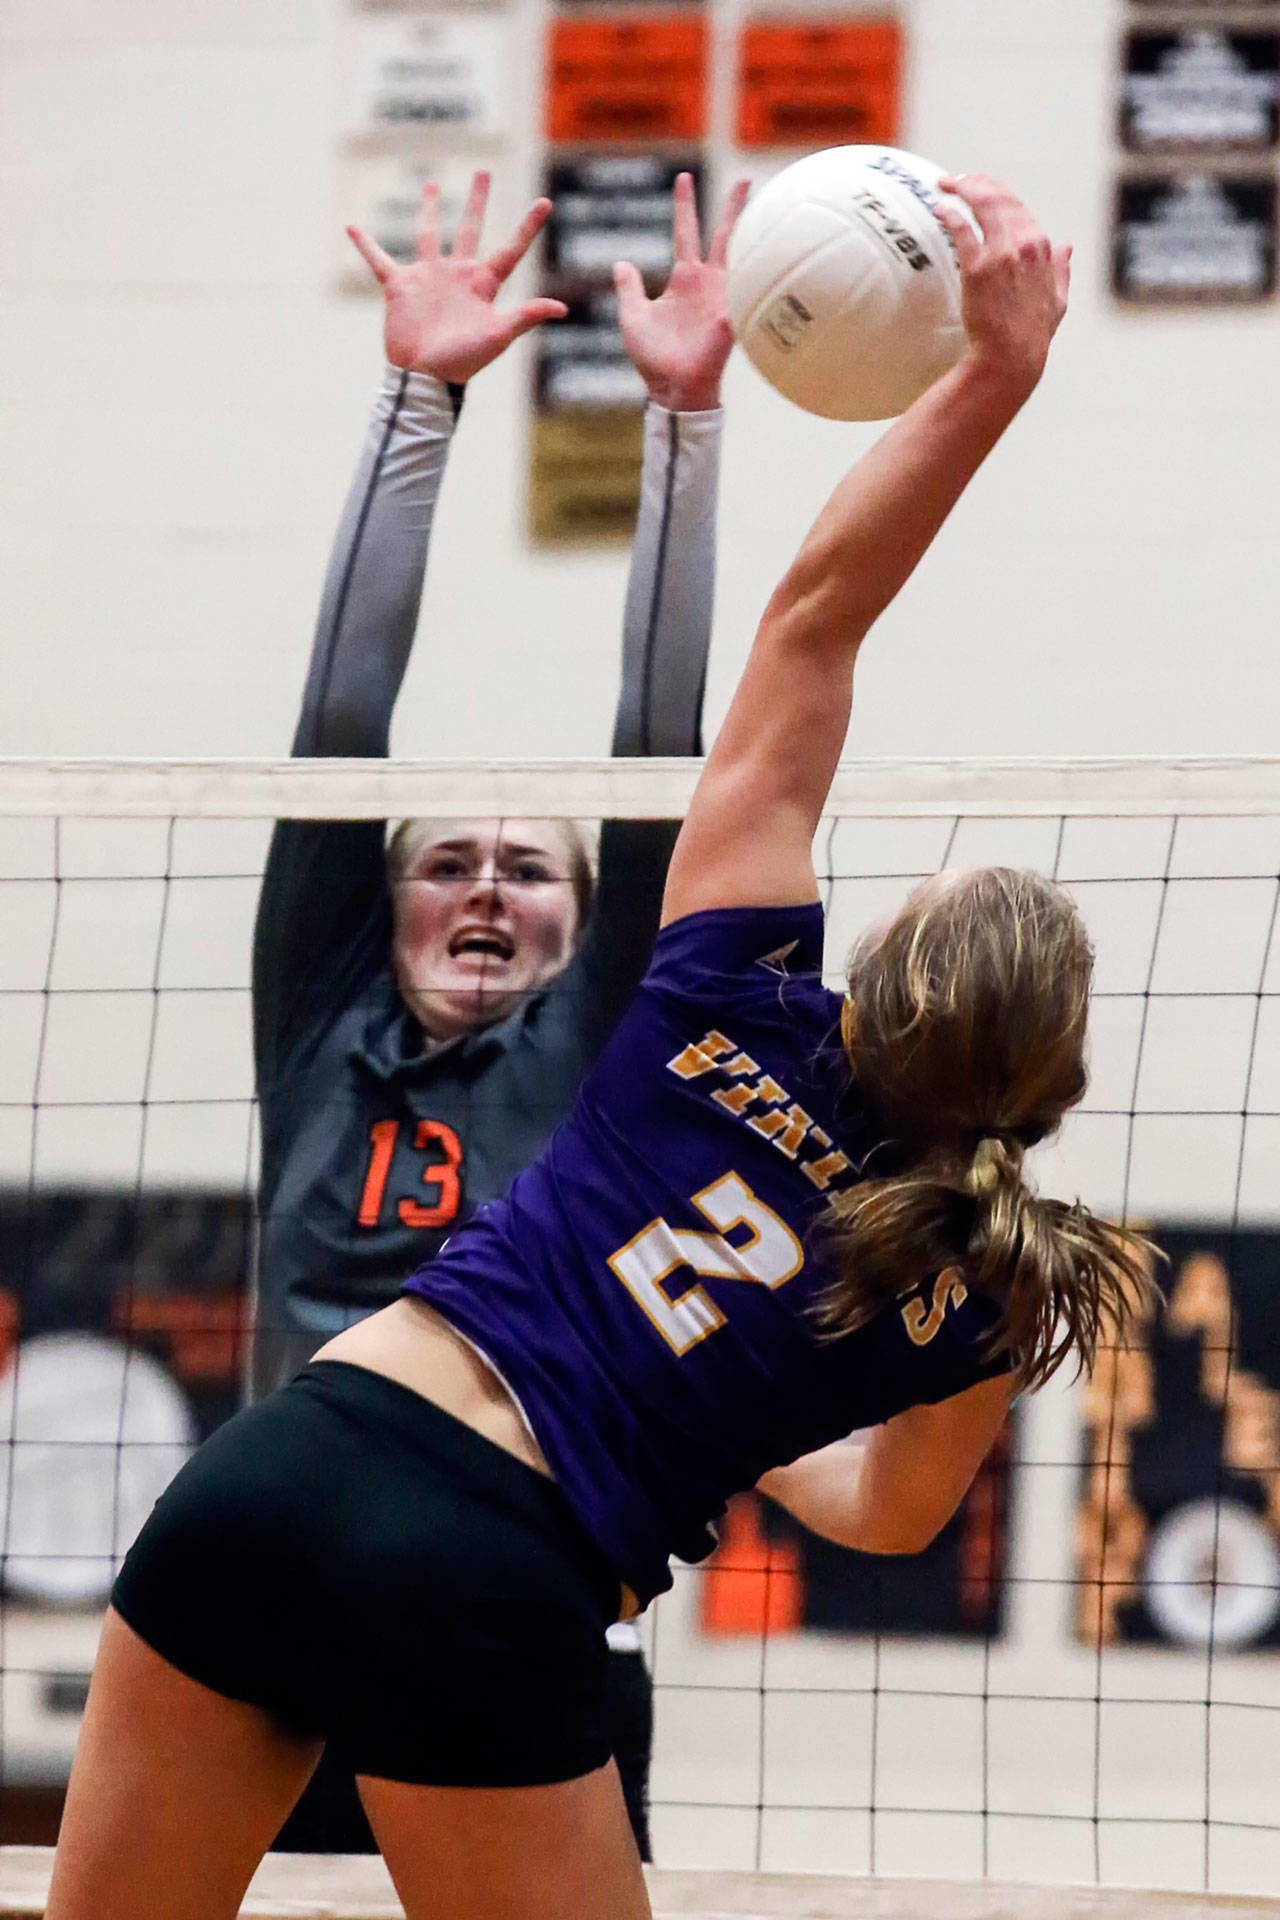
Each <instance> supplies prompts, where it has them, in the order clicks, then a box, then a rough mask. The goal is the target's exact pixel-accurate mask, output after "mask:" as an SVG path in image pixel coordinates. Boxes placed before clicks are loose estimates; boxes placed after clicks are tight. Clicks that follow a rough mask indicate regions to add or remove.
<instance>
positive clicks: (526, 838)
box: [394, 820, 578, 1040]
mask: <svg viewBox="0 0 1280 1920" xmlns="http://www.w3.org/2000/svg"><path fill="white" fill-rule="evenodd" d="M570 856H571V849H570V845H569V842H568V838H567V836H566V834H565V832H564V831H563V829H562V828H561V827H560V826H559V825H558V824H557V822H556V821H554V820H520V821H510V820H506V821H499V820H451V821H447V822H444V823H441V824H438V825H436V826H433V827H428V828H425V829H424V830H423V833H422V837H421V839H417V838H415V841H414V844H413V845H412V848H411V851H410V857H409V859H408V862H407V866H406V869H405V871H404V873H403V875H402V877H401V878H400V879H398V880H397V881H396V883H395V887H394V893H395V962H396V977H397V979H398V980H399V983H400V991H401V992H402V993H403V995H404V997H405V999H406V1000H407V1001H408V1003H409V1005H410V1007H411V1008H412V1009H413V1011H414V1013H415V1014H416V1015H417V1017H418V1019H419V1020H420V1022H421V1023H422V1026H423V1028H424V1030H425V1031H426V1032H427V1033H428V1034H430V1035H431V1037H432V1039H434V1040H449V1039H452V1038H453V1037H454V1035H455V1034H459V1033H466V1032H469V1031H470V1030H471V1029H473V1028H476V1027H487V1026H491V1025H492V1024H493V1022H494V1021H495V1020H502V1019H504V1018H505V1017H506V1015H507V1014H508V1013H510V1012H512V1011H513V1009H514V1008H515V1007H516V1006H517V1005H518V1003H519V1001H520V1000H521V999H522V997H523V996H524V995H525V994H527V993H529V992H530V991H532V990H533V989H535V988H537V987H540V986H541V985H542V984H543V982H544V981H546V980H549V979H550V978H551V976H552V975H553V974H555V973H558V972H559V971H560V969H561V968H562V967H563V966H564V965H565V964H566V963H567V961H568V960H569V958H570V955H571V954H572V952H573V948H574V942H575V940H576V938H577V934H578V904H577V898H576V895H575V892H574V886H573V881H572V878H571V857H570Z"/></svg>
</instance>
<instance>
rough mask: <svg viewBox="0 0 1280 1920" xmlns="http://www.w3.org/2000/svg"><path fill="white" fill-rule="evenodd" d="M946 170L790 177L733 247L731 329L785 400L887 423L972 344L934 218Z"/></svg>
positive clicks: (806, 171) (846, 161)
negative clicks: (939, 188)
mask: <svg viewBox="0 0 1280 1920" xmlns="http://www.w3.org/2000/svg"><path fill="white" fill-rule="evenodd" d="M942 173H943V169H942V168H941V167H935V166H933V165H932V164H931V162H929V161H928V160H921V159H920V158H918V156H917V155H916V154H914V153H903V152H902V151H901V149H899V148H897V147H828V148H827V149H826V150H825V151H824V152H822V153H811V154H808V155H807V156H806V157H805V159H803V160H797V161H796V162H795V164H794V165H793V166H790V167H784V169H783V170H782V172H781V173H779V174H776V175H775V176H774V178H773V179H772V180H770V181H769V182H768V184H767V185H766V186H764V187H762V188H761V190H760V192H759V193H758V194H757V195H756V196H755V198H754V199H753V200H751V201H750V202H749V204H748V205H747V207H746V209H745V211H744V212H743V214H742V216H741V218H740V219H739V221H738V224H737V226H736V227H735V228H734V230H733V236H732V238H731V240H730V242H729V258H728V267H729V277H728V301H729V319H730V321H731V323H732V325H733V330H734V333H735V335H736V336H737V338H738V340H739V341H740V342H741V344H742V347H743V349H744V351H745V352H746V355H747V358H748V359H749V360H750V361H751V363H752V365H753V366H755V367H756V368H758V370H759V371H760V372H761V373H762V374H763V375H764V377H765V379H766V380H768V381H769V382H770V383H771V384H772V385H773V386H775V387H776V388H777V389H778V391H779V393H783V394H785V395H786V397H787V399H788V400H794V401H795V403H796V405H797V406H800V407H804V408H806V409H807V410H808V411H809V412H810V413H821V414H825V415H826V417H827V418H828V419H830V420H887V419H888V418H889V417H890V416H891V415H892V414H895V413H901V412H902V410H903V409H904V407H909V406H910V405H911V402H912V401H913V400H915V399H918V398H919V396H920V395H921V394H922V393H923V392H924V390H925V388H926V387H929V386H931V385H932V384H933V382H934V381H935V380H936V379H937V378H938V377H939V375H940V374H943V373H945V372H946V371H947V369H948V367H951V366H954V365H955V363H956V361H957V360H958V359H959V358H960V354H961V352H962V351H963V348H964V339H965V335H964V324H963V322H962V320H961V318H960V273H959V269H958V268H957V266H956V259H955V251H954V248H953V246H952V243H951V238H950V235H949V234H948V233H947V231H946V229H945V227H943V226H942V225H941V224H940V222H939V221H938V220H936V219H935V218H934V214H933V209H934V207H936V206H937V205H938V204H939V202H940V201H944V200H945V201H946V202H947V204H949V205H950V206H953V207H955V208H956V209H957V211H959V212H960V213H962V214H963V216H964V217H965V218H966V219H968V220H969V221H970V223H971V224H973V225H974V227H975V230H976V229H977V223H976V222H975V221H974V220H973V215H972V213H971V211H970V209H969V208H968V207H967V206H966V205H965V203H964V202H963V201H962V200H959V199H957V198H956V197H955V196H954V195H951V194H941V193H939V191H938V181H939V179H940V178H941V177H942Z"/></svg>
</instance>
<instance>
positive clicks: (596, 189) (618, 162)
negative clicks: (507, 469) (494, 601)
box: [529, 148, 704, 542]
mask: <svg viewBox="0 0 1280 1920" xmlns="http://www.w3.org/2000/svg"><path fill="white" fill-rule="evenodd" d="M681 172H688V173H691V174H692V175H693V181H694V193H695V196H696V197H697V199H698V201H699V206H700V211H701V210H702V208H701V202H702V193H703V180H704V170H703V165H702V160H701V156H700V155H699V154H698V153H696V152H694V153H687V152H686V153H679V152H676V153H671V152H664V153H637V152H618V151H615V150H612V149H609V148H604V149H600V150H596V151H591V152H582V151H580V150H573V151H570V152H568V153H560V154H556V155H553V157H551V158H550V159H549V161H548V163H547V167H546V173H545V177H544V184H543V191H544V192H545V193H546V194H547V195H548V196H549V197H550V199H551V201H552V213H551V217H550V219H549V220H548V222H547V225H546V227H545V229H544V231H543V252H542V271H541V274H540V278H539V292H541V293H545V294H550V295H551V296H552V297H553V298H555V299H559V300H563V301H564V302H565V304H566V305H567V306H568V308H569V312H568V315H567V317H566V318H565V319H563V320H558V321H556V322H555V323H554V325H552V326H547V327H540V328H539V329H538V331H537V333H536V335H535V336H534V348H533V351H534V375H533V389H534V419H533V434H532V448H531V467H530V481H529V530H530V533H531V536H532V537H533V538H534V539H535V540H539V541H565V540H572V541H579V542H580V541H583V540H592V539H600V538H607V539H619V538H629V537H630V535H631V533H632V532H633V531H634V528H635V520H636V510H637V508H638V505H639V500H640V467H641V455H642V443H643V423H644V405H645V398H646V394H645V386H644V382H643V380H642V379H641V378H640V375H639V374H638V373H637V372H636V370H635V368H634V367H633V366H632V364H631V361H630V358H629V357H628V354H627V350H626V347H625V346H624V345H623V341H622V334H621V332H620V331H619V328H618V302H617V295H616V294H615V292H614V289H613V280H612V269H613V263H614V261H615V260H630V261H632V262H633V263H634V264H635V265H636V266H637V267H638V268H639V269H640V271H641V273H642V274H643V275H644V278H645V281H646V283H647V284H648V286H649V289H650V291H651V292H656V291H657V290H658V289H659V288H660V287H661V286H663V285H664V284H665V282H666V278H667V275H668V273H669V272H670V269H671V195H672V189H673V187H674V185H675V179H676V175H677V174H678V173H681Z"/></svg>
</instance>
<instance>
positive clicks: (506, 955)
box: [449, 927, 516, 962]
mask: <svg viewBox="0 0 1280 1920" xmlns="http://www.w3.org/2000/svg"><path fill="white" fill-rule="evenodd" d="M515 950H516V943H515V941H514V940H512V939H511V937H510V936H509V935H508V934H505V933H499V932H498V930H497V929H496V928H495V927H459V929H458V931H457V932H456V933H455V934H454V936H453V938H452V940H450V942H449V957H450V959H453V960H457V959H459V958H461V957H462V956H463V955H467V956H474V955H477V954H478V955H479V956H480V957H481V958H482V959H485V960H498V961H504V962H505V961H508V960H511V959H512V958H513V957H514V955H515Z"/></svg>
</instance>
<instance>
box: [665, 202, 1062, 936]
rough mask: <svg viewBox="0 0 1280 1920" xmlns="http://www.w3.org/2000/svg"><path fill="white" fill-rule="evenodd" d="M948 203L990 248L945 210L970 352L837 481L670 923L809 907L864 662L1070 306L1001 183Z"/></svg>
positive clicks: (781, 612)
mask: <svg viewBox="0 0 1280 1920" xmlns="http://www.w3.org/2000/svg"><path fill="white" fill-rule="evenodd" d="M957 190H958V191H960V192H961V193H962V194H963V197H964V198H966V199H967V200H968V201H969V203H970V204H971V205H972V207H973V208H974V211H975V212H976V214H977V216H978V219H979V221H980V222H981V224H982V228H983V233H984V236H985V237H984V239H982V240H981V241H980V240H979V239H978V238H977V236H976V235H975V234H974V233H973V232H972V229H971V228H970V227H969V226H968V223H967V222H965V221H963V220H962V219H961V218H960V217H959V216H956V215H954V214H951V213H948V212H947V210H946V209H945V207H944V209H943V211H942V212H941V213H940V214H939V218H941V219H943V220H944V223H945V224H946V225H947V227H948V231H949V232H950V233H951V234H952V238H953V240H954V242H955V244H956V250H957V255H958V258H959V262H960V268H961V274H962V280H963V285H964V298H965V306H964V317H965V324H966V328H967V330H968V336H969V345H968V347H967V349H966V352H965V354H964V356H963V358H962V359H961V360H960V362H959V363H958V365H957V366H955V367H954V368H953V369H952V370H951V372H950V373H948V374H945V375H944V376H943V377H942V379H941V380H939V381H938V382H937V383H936V384H935V385H934V386H933V387H931V388H930V389H929V391H928V392H927V393H926V394H924V395H923V396H922V397H921V399H919V400H917V401H916V403H915V405H914V406H913V407H911V408H909V409H908V411H907V412H906V413H905V414H903V415H902V417H901V418H900V419H899V420H897V421H896V422H895V423H894V425H893V426H892V427H891V428H890V429H889V431H888V432H887V433H886V434H885V435H884V437H883V438H882V439H881V440H880V441H878V442H877V444H876V445H875V446H874V447H873V448H872V449H871V451H870V452H869V453H868V454H867V455H866V456H865V457H864V458H863V459H862V460H861V461H859V463H858V465H857V466H856V467H855V468H854V469H853V471H852V473H850V474H849V475H848V476H847V478H846V479H844V480H842V481H841V482H840V484H839V486H838V487H837V488H836V490H835V492H834V493H833V495H832V496H831V499H830V501H829V502H828V504H827V506H826V507H825V508H824V509H823V511H822V513H821V514H820V515H819V516H818V519H817V522H816V523H815V525H814V527H813V530H812V531H811V533H810V534H809V536H808V538H807V539H806V540H805V542H804V544H803V546H802V547H801V549H800V552H799V554H798V555H797V557H796V559H795V561H794V562H793V564H792V565H791V567H790V568H789V569H788V571H787V573H786V574H785V575H784V577H783V579H782V582H781V584H780V585H779V586H778V588H777V590H776V592H775V593H774V595H773V597H772V599H771V600H770V602H769V605H768V607H767V608H766V610H765V614H764V618H763V620H762V621H761V624H760V628H759V631H758V633H757V635H756V638H755V642H754V644H753V646H752V649H751V654H750V657H749V659H748V661H747V665H746V669H745V671H744V673H743V676H742V680H741V682H740V683H739V686H738V690H737V693H736V694H735V696H734V700H733V704H732V705H731V707H730V709H729V713H728V715H727V717H726V719H725V723H724V725H723V727H722V728H721V730H720V733H719V735H718V737H717V739H716V742H715V745H714V746H713V748H712V750H711V753H710V756H709V757H708V760H707V764H706V767H705V769H704V770H703V775H702V778H701V780H700V781H699V783H698V788H697V792H696V793H695V796H694V799H693V803H692V805H691V807H690V811H689V814H688V817H687V819H686V821H685V825H684V829H683V831H682V833H681V835H680V839H679V842H678V843H677V847H676V851H675V854H674V856H673V859H672V864H671V874H670V878H669V880H668V883H667V893H666V898H665V900H664V903H663V917H664V919H667V920H670V919H675V918H677V917H678V916H679V915H681V914H685V913H691V912H694V911H696V910H698V909H701V908H706V907H717V906H736V905H772V904H778V905H785V904H788V903H792V902H800V901H805V900H812V899H815V898H816V897H817V885H816V882H815V879H814V873H813V863H812V857H811V846H812V841H813V835H814V831H815V829H816V827H817V824H818V820H819V818H820V816H821V812H822V807H823V805H824V803H825V801H826V797H827V793H828V791H829V789H830V786H831V781H832V778H833V776H834V774H835V770H836V765H837V763H838V760H839V756H840V752H841V749H842V747H843V745H844V740H845V735H846V733H847V731H848V725H849V710H850V705H851V701H852V683H853V665H854V660H855V658H856V656H857V652H858V649H859V647H860V646H861V644H862V641H863V639H864V637H865V635H866V633H867V631H868V630H869V628H870V627H871V625H872V624H873V622H874V621H875V620H876V619H877V618H878V617H879V615H880V614H881V613H882V612H883V610H884V608H885V607H886V606H888V604H889V602H890V601H891V600H892V599H893V598H894V596H895V595H896V594H897V592H898V591H899V589H900V588H901V587H902V586H903V584H904V583H905V582H906V580H907V579H908V578H909V577H910V575H911V573H912V572H913V570H914V569H915V567H916V566H917V564H918V563H919V561H920V560H921V559H922V558H923V556H924V554H925V553H926V552H927V550H928V548H929V546H930V544H931V543H932V541H933V539H934V537H935V535H936V534H937V533H938V531H939V529H940V528H941V526H942V525H943V522H944V521H945V520H946V518H947V515H948V514H949V513H950V512H951V510H952V508H953V507H954V506H955V504H956V502H957V501H958V500H959V498H960V496H961V494H962V493H963V492H964V489H965V487H966V486H967V485H968V483H969V481H970V480H971V479H972V478H973V476H974V474H975V473H976V472H977V470H978V468H979V467H980V466H981V464H982V462H983V460H984V459H985V458H986V456H987V454H988V453H990V451H991V449H992V448H993V447H994V446H995V444H996V442H997V440H999V438H1000V436H1001V434H1002V433H1003V432H1004V431H1005V429H1006V427H1007V426H1008V425H1009V423H1010V422H1011V421H1012V420H1013V418H1014V416H1015V415H1016V414H1017V412H1018V411H1019V409H1020V408H1021V407H1022V405H1023V404H1024V402H1025V401H1026V400H1027V399H1028V397H1029V396H1030V394H1031V392H1032V391H1033V390H1034V388H1035V386H1036V384H1037V382H1038V380H1039V378H1040V374H1041V371H1042V370H1043V366H1044V361H1045V357H1046V355H1047V353H1048V350H1049V344H1050V341H1051V340H1052V338H1053V334H1054V331H1055V330H1056V328H1057V325H1058V322H1059V321H1060V319H1061V317H1062V314H1063V313H1064V312H1065V308H1066V291H1067V276H1068V254H1067V252H1066V250H1065V249H1060V250H1058V251H1056V252H1055V251H1054V250H1053V249H1052V248H1051V247H1050V244H1049V242H1048V240H1047V239H1046V238H1045V236H1044V235H1043V234H1042V233H1041V232H1040V230H1039V228H1037V227H1036V226H1035V224H1034V222H1033V221H1032V219H1031V217H1030V215H1029V214H1028V213H1027V212H1026V210H1025V209H1024V208H1023V207H1021V206H1020V205H1019V203H1018V202H1017V201H1016V200H1014V199H1013V197H1012V196H1011V195H1010V194H1009V193H1007V192H1006V191H1005V190H1004V189H1003V188H999V187H996V186H995V185H994V184H993V183H991V182H984V181H981V180H972V181H966V182H963V183H959V185H958V189H957Z"/></svg>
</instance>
